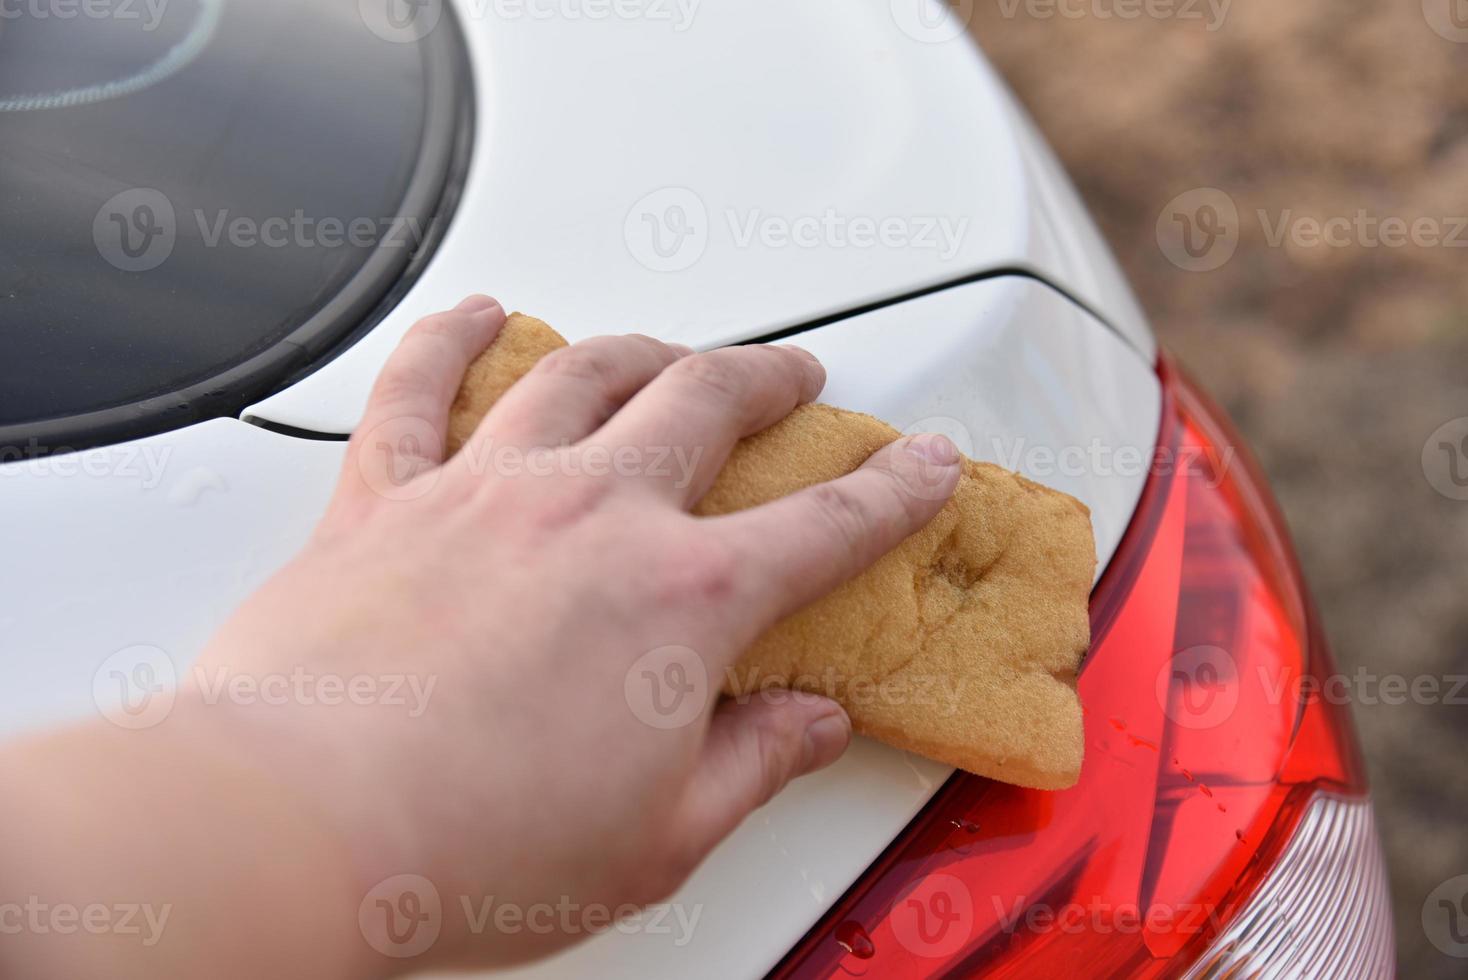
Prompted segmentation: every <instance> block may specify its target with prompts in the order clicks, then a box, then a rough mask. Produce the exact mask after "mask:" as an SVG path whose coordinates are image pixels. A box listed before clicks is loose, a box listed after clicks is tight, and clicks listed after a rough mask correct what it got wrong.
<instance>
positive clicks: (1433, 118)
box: [956, 0, 1468, 978]
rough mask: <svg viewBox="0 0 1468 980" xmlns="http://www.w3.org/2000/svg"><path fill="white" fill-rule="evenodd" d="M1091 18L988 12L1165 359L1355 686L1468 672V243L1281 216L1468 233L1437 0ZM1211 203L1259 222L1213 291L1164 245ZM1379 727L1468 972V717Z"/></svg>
mask: <svg viewBox="0 0 1468 980" xmlns="http://www.w3.org/2000/svg"><path fill="white" fill-rule="evenodd" d="M1068 2H1069V3H1070V5H1071V6H1070V8H1069V9H1071V10H1079V11H1081V12H1082V14H1083V15H1082V16H1078V17H1062V16H1058V15H1057V16H1054V17H1050V18H1045V17H1043V16H1037V15H1036V14H1037V13H1041V14H1042V13H1043V11H1044V10H1046V9H1051V8H1049V7H1047V6H1046V5H1045V3H1044V0H1038V2H1036V3H1029V4H1027V3H1026V2H1025V0H973V4H972V11H973V12H972V23H973V26H974V30H975V34H976V36H977V37H978V39H979V42H980V44H981V45H982V46H983V47H984V48H985V49H986V51H987V52H988V53H989V55H990V56H991V57H992V59H993V60H994V62H995V63H996V64H997V66H998V67H999V69H1000V71H1001V72H1002V73H1003V74H1004V75H1005V76H1006V77H1007V79H1008V80H1009V82H1010V84H1011V85H1012V86H1013V87H1014V88H1015V90H1016V91H1017V93H1018V95H1019V97H1020V99H1021V101H1022V102H1024V103H1025V104H1026V105H1027V106H1028V107H1029V109H1030V111H1031V112H1032V113H1033V115H1034V116H1035V118H1036V119H1037V121H1038V122H1039V124H1040V127H1041V128H1042V129H1043V130H1044V131H1045V133H1046V134H1047V135H1048V136H1049V138H1050V140H1051V142H1052V144H1053V145H1054V147H1055V149H1056V151H1057V153H1058V154H1059V155H1060V156H1061V158H1062V159H1063V160H1064V162H1065V164H1066V165H1067V167H1068V168H1069V170H1070V172H1071V174H1072V176H1073V177H1074V179H1075V181H1076V183H1077V185H1078V186H1079V188H1080V191H1081V193H1082V194H1083V195H1084V196H1085V198H1086V200H1087V201H1088V202H1089V204H1090V205H1091V208H1092V210H1093V212H1094V214H1095V216H1096V218H1097V220H1098V221H1099V223H1100V224H1101V227H1102V229H1103V231H1104V232H1105V234H1106V236H1107V237H1108V239H1109V240H1110V241H1111V244H1112V246H1113V247H1114V248H1115V249H1116V252H1117V254H1118V256H1119V257H1120V259H1121V261H1122V263H1123V265H1124V266H1125V267H1126V269H1127V272H1128V273H1129V275H1130V277H1131V280H1132V282H1133V284H1134V285H1135V286H1136V288H1137V290H1138V292H1139V293H1140V296H1141V299H1142V302H1143V304H1144V305H1145V306H1146V308H1147V309H1148V311H1149V313H1150V314H1151V316H1152V319H1153V322H1154V325H1155V327H1156V329H1157V331H1158V333H1159V334H1160V335H1161V337H1162V339H1163V342H1164V343H1165V344H1167V345H1168V346H1169V347H1171V348H1172V349H1173V350H1174V351H1176V352H1177V353H1178V354H1179V355H1180V356H1181V358H1182V359H1183V361H1184V362H1185V363H1186V364H1188V365H1189V366H1190V367H1191V369H1192V370H1193V372H1194V374H1196V375H1197V376H1199V377H1200V379H1201V380H1202V381H1203V382H1204V383H1205V385H1206V386H1207V387H1208V388H1209V389H1210V390H1211V391H1212V392H1213V393H1214V394H1215V395H1216V396H1217V397H1218V398H1220V400H1222V401H1223V403H1224V404H1225V405H1226V406H1227V408H1228V409H1229V411H1230V412H1231V413H1232V415H1233V417H1234V419H1235V420H1236V421H1237V423H1238V424H1239V426H1240V427H1241V429H1242V430H1243V433H1244V435H1245V437H1246V438H1247V439H1248V440H1249V441H1250V443H1251V444H1252V446H1253V448H1254V450H1255V452H1256V453H1257V454H1258V456H1259V457H1260V459H1261V461H1262V462H1263V464H1264V467H1265V469H1266V470H1267V471H1268V473H1269V475H1270V477H1271V478H1272V481H1273V485H1274V488H1275V491H1276V492H1277V493H1278V495H1279V497H1280V500H1281V502H1282V504H1283V507H1284V510H1285V512H1286V514H1287V516H1288V519H1289V522H1290V525H1291V528H1292V529H1293V531H1294V535H1295V540H1296V543H1297V545H1298V548H1299V550H1300V553H1301V559H1302V561H1303V563H1304V565H1305V569H1306V572H1307V574H1308V576H1309V579H1310V581H1311V584H1312V586H1313V588H1314V590H1315V594H1316V597H1317V599H1318V601H1319V604H1320V606H1321V609H1322V611H1323V614H1324V619H1325V623H1326V628H1327V630H1328V632H1329V634H1330V638H1331V640H1332V642H1333V645H1334V648H1335V652H1336V656H1337V659H1338V660H1339V662H1340V667H1341V670H1342V671H1343V672H1344V673H1346V674H1348V675H1349V674H1351V673H1352V672H1353V671H1354V670H1355V668H1357V667H1358V666H1359V665H1366V666H1369V667H1370V668H1371V669H1372V670H1373V671H1375V672H1377V673H1380V674H1385V673H1393V672H1394V673H1400V674H1403V675H1406V676H1408V677H1412V676H1415V675H1418V674H1429V675H1437V676H1439V677H1445V676H1448V675H1454V674H1468V560H1465V559H1468V549H1465V543H1468V503H1461V502H1456V501H1453V500H1449V499H1447V498H1445V497H1443V496H1442V495H1440V494H1438V493H1437V492H1435V491H1434V490H1433V489H1432V486H1431V485H1430V484H1429V483H1428V481H1427V479H1426V477H1425V476H1424V471H1423V463H1422V451H1423V446H1424V443H1425V442H1426V441H1427V439H1428V437H1429V435H1431V434H1432V433H1433V431H1434V430H1435V429H1437V428H1438V426H1440V425H1441V424H1442V423H1444V422H1446V421H1448V420H1450V419H1453V418H1456V417H1460V416H1468V247H1463V248H1447V247H1441V246H1439V247H1416V246H1410V245H1409V246H1407V247H1402V248H1386V247H1375V248H1371V247H1363V246H1360V245H1352V246H1350V247H1344V248H1333V247H1326V246H1316V247H1307V248H1300V247H1272V246H1270V245H1269V243H1268V237H1267V236H1266V235H1265V233H1264V231H1263V228H1262V226H1261V222H1260V221H1259V220H1258V218H1257V217H1256V212H1257V211H1258V210H1259V209H1265V210H1266V211H1267V212H1268V213H1269V216H1270V219H1271V220H1272V221H1277V220H1278V219H1279V216H1280V215H1281V214H1283V213H1284V212H1285V211H1286V210H1292V211H1293V212H1294V213H1295V215H1297V216H1305V215H1309V216H1315V217H1318V218H1322V219H1323V218H1328V217H1333V216H1338V215H1339V216H1346V217H1351V216H1354V215H1355V214H1356V213H1357V212H1358V211H1359V210H1361V209H1365V210H1366V211H1367V212H1368V213H1369V214H1371V215H1373V216H1376V217H1378V218H1386V217H1391V216H1398V217H1402V218H1405V219H1407V221H1409V222H1410V221H1412V220H1413V219H1416V218H1420V217H1429V218H1435V219H1443V218H1449V217H1454V216H1457V217H1460V218H1468V43H1455V42H1453V41H1449V40H1445V39H1444V38H1443V37H1441V36H1439V34H1438V33H1436V32H1434V31H1433V30H1432V29H1431V28H1430V27H1429V24H1428V19H1427V16H1426V15H1425V13H1424V10H1425V9H1426V7H1425V5H1424V0H1235V2H1234V3H1233V4H1232V6H1231V7H1230V8H1229V10H1228V13H1227V16H1226V17H1225V18H1224V19H1223V21H1222V23H1221V25H1220V26H1218V28H1217V29H1216V30H1209V29H1208V24H1207V23H1206V18H1205V20H1204V21H1198V20H1187V21H1185V20H1181V19H1177V18H1173V19H1157V18H1148V17H1145V16H1144V17H1141V18H1139V19H1135V20H1121V19H1116V18H1112V19H1104V18H1102V17H1098V16H1096V15H1095V13H1094V11H1096V10H1102V11H1106V10H1116V9H1118V8H1117V5H1116V0H1068ZM1123 2H1124V0H1123ZM1434 2H1437V0H1427V5H1428V6H1430V4H1431V3H1434ZM1450 2H1453V0H1442V4H1441V6H1442V8H1443V11H1442V12H1443V14H1444V15H1445V14H1446V8H1447V4H1448V3H1450ZM956 6H958V7H959V9H960V10H961V11H967V10H969V9H970V7H969V5H968V4H967V2H965V3H963V4H961V5H960V4H956ZM1200 6H1202V9H1204V10H1206V9H1207V8H1206V6H1204V5H1200ZM1463 10H1464V12H1465V13H1468V2H1464V4H1463ZM1465 35H1468V32H1465ZM1199 187H1214V188H1218V189H1221V190H1223V191H1225V192H1226V193H1227V194H1229V195H1230V196H1231V197H1232V198H1233V199H1234V201H1235V202H1236V203H1237V206H1238V210H1239V212H1240V214H1241V215H1242V216H1243V217H1242V219H1241V224H1240V227H1241V241H1240V245H1239V249H1238V251H1237V253H1236V254H1235V255H1234V257H1233V258H1232V260H1231V261H1229V262H1228V263H1227V264H1226V265H1225V266H1223V268H1221V269H1219V270H1217V271H1213V272H1201V273H1200V272H1185V271H1183V270H1182V269H1180V268H1178V267H1176V266H1175V265H1173V264H1172V263H1170V262H1169V261H1168V260H1167V259H1166V258H1165V257H1164V255H1163V253H1162V251H1161V249H1160V247H1159V245H1158V241H1157V232H1156V224H1157V220H1158V217H1159V216H1160V215H1161V214H1162V213H1163V211H1164V209H1165V208H1166V206H1167V204H1168V202H1169V201H1171V200H1172V199H1173V198H1174V197H1176V196H1177V195H1178V194H1181V193H1183V192H1185V191H1188V190H1191V189H1194V188H1199ZM1463 240H1464V241H1465V242H1468V229H1465V230H1464V232H1463ZM1355 713H1356V717H1357V720H1358V722H1359V725H1360V728H1361V735H1362V739H1363V741H1364V743H1365V750H1366V753H1367V755H1368V756H1369V759H1370V764H1371V773H1372V779H1373V792H1374V795H1375V797H1376V800H1377V810H1378V814H1379V818H1380V822H1381V824H1382V828H1383V833H1384V835H1385V842H1386V848H1387V853H1388V860H1389V861H1390V864H1391V877H1392V887H1393V892H1394V902H1395V906H1396V924H1397V942H1398V949H1399V959H1400V963H1401V975H1402V976H1404V977H1413V978H1418V977H1462V976H1468V960H1461V959H1451V958H1449V957H1447V956H1445V955H1443V954H1442V953H1440V952H1438V951H1437V950H1436V949H1434V948H1433V947H1432V946H1431V945H1430V944H1429V943H1428V942H1427V940H1426V937H1425V934H1424V930H1423V925H1422V908H1423V902H1424V899H1426V897H1427V895H1428V893H1429V892H1430V891H1431V890H1432V889H1433V888H1434V887H1435V886H1437V885H1438V884H1439V883H1440V882H1442V881H1444V880H1445V879H1447V878H1450V877H1453V876H1455V875H1459V874H1465V873H1468V759H1465V755H1464V748H1465V745H1468V739H1465V735H1468V707H1462V706H1447V705H1436V706H1418V705H1411V704H1406V705H1400V706H1390V705H1385V704H1377V705H1363V704H1358V705H1357V706H1356V707H1355Z"/></svg>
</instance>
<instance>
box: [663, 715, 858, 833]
mask: <svg viewBox="0 0 1468 980" xmlns="http://www.w3.org/2000/svg"><path fill="white" fill-rule="evenodd" d="M850 742H851V721H850V719H848V718H847V717H846V712H844V711H842V710H841V706H840V705H838V704H837V703H836V702H834V701H831V700H829V699H828V698H822V697H816V696H815V695H810V694H800V693H795V692H788V691H781V692H770V693H769V694H768V695H762V696H757V697H755V698H753V699H751V700H749V701H745V702H743V703H740V702H736V701H725V702H724V703H722V704H720V705H719V707H718V710H717V711H715V713H714V717H713V723H712V725H711V726H710V728H709V733H708V737H707V738H706V739H705V740H704V745H703V754H702V756H701V758H700V759H699V763H698V766H697V768H696V769H695V770H694V773H693V777H692V779H691V780H690V782H689V784H688V788H687V790H686V794H685V796H684V798H683V803H682V811H681V813H680V817H681V820H680V824H681V827H682V831H683V832H684V833H686V834H687V835H688V836H687V837H686V838H685V840H687V841H688V842H689V847H690V848H691V849H692V851H693V852H694V853H695V854H696V855H697V856H698V857H700V858H701V857H702V856H703V855H704V854H707V853H708V852H709V851H710V850H712V849H713V848H714V846H715V845H716V844H718V843H719V841H721V840H723V839H724V838H725V837H727V836H729V834H730V833H732V832H733V830H734V828H735V827H737V826H739V823H740V821H742V820H743V819H744V818H745V817H746V816H748V815H749V814H750V813H751V812H753V811H754V810H757V809H759V808H760V807H761V806H763V805H764V804H765V803H768V802H769V801H770V799H771V798H772V797H773V796H774V795H775V794H776V793H778V792H779V791H780V790H781V789H783V788H784V787H785V785H786V784H787V783H789V782H790V781H791V780H792V779H795V778H797V777H799V776H804V775H806V774H807V773H811V772H815V771H816V770H818V769H823V768H825V767H826V766H829V765H830V764H831V763H833V762H835V761H836V760H837V759H838V758H840V757H841V754H842V753H843V752H845V751H846V746H847V745H849V744H850Z"/></svg>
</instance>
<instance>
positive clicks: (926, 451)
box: [907, 432, 958, 466]
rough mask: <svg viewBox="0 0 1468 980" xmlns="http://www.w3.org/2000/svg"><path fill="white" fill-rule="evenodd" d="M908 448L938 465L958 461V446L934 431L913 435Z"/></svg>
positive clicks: (948, 464) (950, 464)
mask: <svg viewBox="0 0 1468 980" xmlns="http://www.w3.org/2000/svg"><path fill="white" fill-rule="evenodd" d="M907 449H908V451H909V452H911V453H914V454H916V455H917V456H919V457H921V458H922V459H925V460H927V461H928V462H930V463H934V464H936V465H938V466H952V465H953V464H954V463H957V462H958V447H957V446H955V445H954V444H953V440H952V439H949V438H948V437H947V436H942V435H938V434H937V433H934V432H925V433H923V434H922V435H920V436H913V438H912V441H911V442H909V443H908V444H907Z"/></svg>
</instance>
